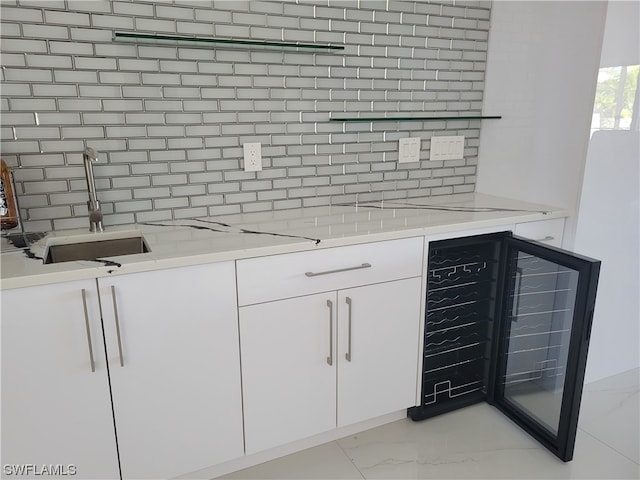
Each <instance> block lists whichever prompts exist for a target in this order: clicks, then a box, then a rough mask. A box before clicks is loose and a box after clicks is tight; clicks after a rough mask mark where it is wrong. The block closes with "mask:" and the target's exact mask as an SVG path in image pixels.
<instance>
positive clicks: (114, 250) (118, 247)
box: [44, 236, 151, 263]
mask: <svg viewBox="0 0 640 480" xmlns="http://www.w3.org/2000/svg"><path fill="white" fill-rule="evenodd" d="M150 251H151V249H150V248H149V247H148V246H147V242H146V241H145V239H144V237H142V236H135V237H126V238H106V239H101V240H92V241H85V242H76V243H60V244H55V245H49V246H48V248H47V251H46V253H45V256H44V263H60V262H71V261H74V260H96V259H102V258H108V257H117V256H120V255H133V254H136V253H147V252H150Z"/></svg>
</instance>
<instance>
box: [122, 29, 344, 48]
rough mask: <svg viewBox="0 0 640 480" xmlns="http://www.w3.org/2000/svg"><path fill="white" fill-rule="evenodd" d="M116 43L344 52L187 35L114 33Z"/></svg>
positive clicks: (314, 45)
mask: <svg viewBox="0 0 640 480" xmlns="http://www.w3.org/2000/svg"><path fill="white" fill-rule="evenodd" d="M113 39H114V40H117V41H125V42H135V43H152V44H161V45H167V44H170V45H180V44H188V45H190V46H193V47H214V46H216V45H224V46H226V47H231V48H243V47H244V48H265V49H273V48H277V49H297V50H325V51H333V50H344V45H332V44H328V43H299V42H279V41H271V40H243V39H234V38H212V37H194V36H188V35H164V34H155V33H132V32H114V34H113Z"/></svg>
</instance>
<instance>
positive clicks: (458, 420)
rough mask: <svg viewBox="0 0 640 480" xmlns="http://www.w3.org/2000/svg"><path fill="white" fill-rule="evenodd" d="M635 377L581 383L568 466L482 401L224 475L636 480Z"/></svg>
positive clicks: (639, 464)
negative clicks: (573, 444)
mask: <svg viewBox="0 0 640 480" xmlns="http://www.w3.org/2000/svg"><path fill="white" fill-rule="evenodd" d="M639 378H640V369H635V370H631V371H629V372H625V373H622V374H619V375H616V376H614V377H609V378H606V379H604V380H600V381H597V382H594V383H590V384H587V385H585V391H584V394H583V400H582V408H581V413H580V423H579V429H578V435H577V439H576V447H575V453H574V459H573V461H572V462H569V463H564V462H562V461H560V460H558V459H557V458H556V457H555V456H554V455H552V454H551V453H550V452H548V451H547V450H546V449H545V448H544V447H542V446H541V445H539V444H538V443H537V442H536V441H535V440H533V439H532V438H531V437H530V436H529V435H528V434H526V433H525V432H524V431H522V430H521V429H520V428H519V427H518V426H517V425H515V424H514V423H512V422H511V421H510V420H508V419H507V418H506V417H505V416H504V415H503V414H502V413H500V412H499V411H498V410H497V409H495V408H494V407H491V406H490V405H488V404H486V403H483V404H477V405H473V406H471V407H467V408H465V409H462V410H458V411H456V412H451V413H449V414H445V415H441V416H439V417H435V418H432V419H429V420H425V421H422V422H412V421H411V420H409V419H406V420H400V421H396V422H393V423H390V424H387V425H384V426H381V427H377V428H374V429H371V430H367V431H365V432H362V433H359V434H356V435H352V436H349V437H345V438H342V439H340V440H337V441H335V442H330V443H326V444H323V445H320V446H317V447H314V448H310V449H308V450H304V451H302V452H298V453H295V454H292V455H288V456H286V457H283V458H279V459H276V460H272V461H270V462H266V463H263V464H260V465H257V466H255V467H251V468H248V469H245V470H240V471H238V472H235V473H233V474H230V475H227V476H225V477H223V478H225V479H246V480H249V479H256V480H257V479H338V480H350V479H438V478H442V479H444V478H447V479H453V478H458V479H468V478H486V479H499V478H500V479H502V478H505V479H521V478H522V479H543V478H544V479H564V478H571V479H577V478H584V479H614V478H624V479H639V478H640V441H639V428H640V427H639V425H640V419H639V411H640V405H639V396H638V391H639Z"/></svg>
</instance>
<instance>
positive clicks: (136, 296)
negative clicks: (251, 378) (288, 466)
mask: <svg viewBox="0 0 640 480" xmlns="http://www.w3.org/2000/svg"><path fill="white" fill-rule="evenodd" d="M99 285H100V293H101V299H102V309H103V315H104V323H105V331H106V339H107V351H108V355H109V365H110V372H111V384H112V391H113V404H114V412H115V419H116V428H117V434H118V445H119V449H120V460H121V466H122V475H123V477H124V478H169V477H174V476H176V475H179V474H183V473H186V472H190V471H194V470H198V469H201V468H205V467H208V466H210V465H213V464H215V463H219V462H223V461H226V460H230V459H232V458H236V457H239V456H241V455H242V454H243V444H242V410H241V409H242V407H241V405H242V399H241V390H240V368H239V367H240V360H239V351H238V324H237V307H236V293H235V274H234V266H233V263H232V262H228V263H220V264H211V265H200V266H194V267H185V268H176V269H171V270H161V271H155V272H147V273H139V274H131V275H123V276H117V277H111V278H105V279H100V281H99ZM118 327H119V331H118ZM118 338H119V339H120V341H118Z"/></svg>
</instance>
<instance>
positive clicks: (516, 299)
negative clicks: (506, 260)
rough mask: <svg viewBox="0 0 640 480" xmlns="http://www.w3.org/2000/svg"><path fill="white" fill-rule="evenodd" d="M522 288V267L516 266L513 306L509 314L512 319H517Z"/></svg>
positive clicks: (515, 320)
mask: <svg viewBox="0 0 640 480" xmlns="http://www.w3.org/2000/svg"><path fill="white" fill-rule="evenodd" d="M521 288H522V268H520V267H517V268H516V280H515V285H514V286H513V306H512V310H511V316H512V317H513V321H514V322H517V321H518V309H519V307H520V290H521Z"/></svg>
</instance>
